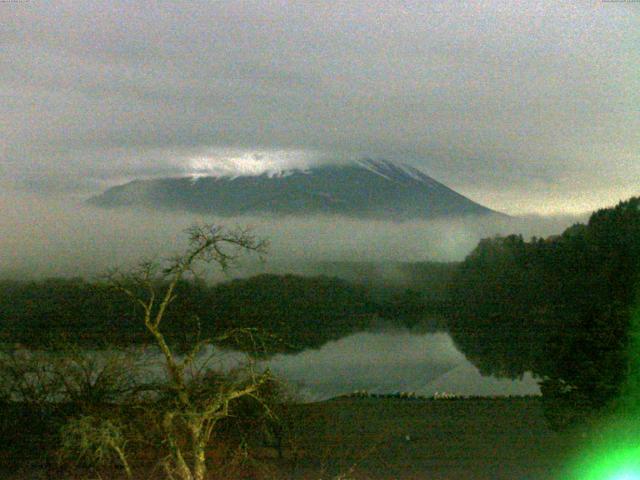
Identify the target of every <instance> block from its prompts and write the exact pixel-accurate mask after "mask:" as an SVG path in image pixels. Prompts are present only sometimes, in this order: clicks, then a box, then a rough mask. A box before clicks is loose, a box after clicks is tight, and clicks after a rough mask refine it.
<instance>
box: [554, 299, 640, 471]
mask: <svg viewBox="0 0 640 480" xmlns="http://www.w3.org/2000/svg"><path fill="white" fill-rule="evenodd" d="M628 348H629V351H628V355H629V374H628V377H627V380H626V383H625V386H624V388H623V390H622V395H621V397H620V398H619V399H618V402H617V408H616V410H615V412H614V414H613V415H612V416H611V417H610V418H609V419H608V420H605V421H603V422H602V423H601V424H600V425H599V426H598V428H597V429H594V431H593V432H592V437H593V438H592V439H591V441H590V444H589V445H588V446H585V448H583V450H582V452H580V454H579V455H578V456H577V458H576V459H575V461H574V462H573V464H572V465H570V468H569V469H568V470H567V472H568V473H567V474H566V475H564V476H563V477H562V480H640V309H638V308H636V309H635V312H634V314H633V315H632V319H631V325H630V338H629V347H628Z"/></svg>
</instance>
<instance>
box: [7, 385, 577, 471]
mask: <svg viewBox="0 0 640 480" xmlns="http://www.w3.org/2000/svg"><path fill="white" fill-rule="evenodd" d="M286 418H288V422H289V425H290V428H288V429H287V433H286V435H285V438H284V445H285V448H284V450H283V453H284V458H283V459H278V456H277V454H276V451H275V450H274V449H272V448H265V447H261V448H259V449H258V450H257V451H256V452H255V456H254V460H255V461H256V463H257V464H259V465H265V466H268V468H267V469H265V470H264V471H263V474H261V475H258V474H256V473H255V472H256V470H253V473H251V474H249V473H245V474H242V475H240V476H239V478H246V479H258V478H260V479H269V480H273V479H291V480H293V479H295V480H303V479H304V480H306V479H309V480H312V479H313V480H320V479H323V480H332V479H336V478H341V479H358V480H360V479H363V480H364V479H403V480H405V479H416V480H417V479H426V480H436V479H442V480H444V479H447V480H453V479H465V480H467V479H472V480H483V479H491V480H498V479H515V480H518V479H536V480H537V479H557V478H558V474H557V472H558V469H559V468H560V467H561V466H562V465H563V463H564V462H565V460H566V456H567V455H568V454H569V453H570V449H571V447H572V445H575V444H576V443H577V440H579V437H580V435H579V434H576V432H573V433H564V434H558V433H555V432H553V431H551V430H550V429H549V428H548V426H547V424H546V422H545V420H544V417H543V415H542V410H541V405H540V400H539V399H538V398H534V397H528V398H511V399H509V398H497V399H489V398H485V399H474V400H461V399H456V400H406V399H405V400H403V399H392V398H385V399H374V398H341V399H336V400H330V401H326V402H319V403H312V404H296V405H291V406H290V407H288V414H287V416H286ZM25 440H26V439H25ZM37 440H40V442H41V443H42V445H38V446H36V445H33V447H34V448H33V449H32V450H31V451H30V452H27V453H30V455H28V457H30V458H31V461H29V462H26V463H24V462H23V461H20V462H19V464H16V463H15V460H16V453H20V452H16V451H15V450H14V454H13V455H11V454H10V455H9V456H7V455H0V463H4V465H0V478H4V479H23V478H24V479H32V478H33V479H35V478H56V479H60V480H62V478H66V477H61V476H60V475H61V472H58V473H55V474H53V475H54V476H51V475H52V473H51V472H48V473H47V472H46V471H45V469H44V468H38V466H37V465H38V458H39V456H40V454H38V451H40V452H43V451H44V449H46V448H47V447H48V446H50V445H46V441H43V439H42V438H37V437H36V443H37ZM28 444H29V445H31V444H33V442H31V441H29V442H28ZM14 446H15V445H14ZM40 449H43V450H40ZM22 450H24V449H21V451H22ZM5 453H8V452H5ZM17 456H20V455H17ZM29 464H30V465H29ZM213 470H214V471H215V469H213ZM259 470H261V469H257V471H259ZM267 471H268V472H269V473H268V474H265V473H266V472H267ZM120 474H121V472H118V471H114V472H113V474H112V475H110V476H109V477H108V478H110V479H111V480H114V479H116V478H124V477H123V476H121V475H120ZM339 475H343V476H342V477H339ZM75 478H79V477H75ZM84 478H88V477H86V476H85V477H84ZM92 478H95V476H94V477H92ZM104 478H106V477H104ZM145 478H149V477H145ZM154 478H155V477H154ZM157 478H160V476H158V477H157ZM212 478H214V477H212ZM215 478H216V479H217V478H219V477H215ZM222 478H230V477H229V476H224V477H222Z"/></svg>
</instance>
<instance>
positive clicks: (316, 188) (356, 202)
mask: <svg viewBox="0 0 640 480" xmlns="http://www.w3.org/2000/svg"><path fill="white" fill-rule="evenodd" d="M89 202H90V203H92V204H94V205H97V206H101V207H118V206H143V207H151V208H158V209H170V210H185V211H190V212H197V213H207V214H213V215H218V216H236V215H243V214H269V215H313V214H333V215H345V216H349V217H356V218H375V219H392V220H408V219H430V218H439V217H454V216H466V215H488V214H496V212H494V211H492V210H490V209H488V208H486V207H483V206H482V205H479V204H477V203H475V202H473V201H471V200H469V199H468V198H466V197H464V196H462V195H460V194H458V193H456V192H454V191H453V190H451V189H450V188H448V187H446V186H445V185H443V184H441V183H439V182H437V181H435V180H434V179H432V178H431V177H429V176H427V175H425V174H424V173H423V172H421V171H420V170H418V169H416V168H413V167H410V166H408V165H404V164H398V163H393V162H389V161H383V160H368V159H367V160H361V161H358V162H353V163H350V164H346V165H324V166H319V167H315V168H311V169H308V170H288V171H282V172H278V173H275V174H267V173H264V174H262V175H256V176H238V177H200V178H192V177H184V178H164V179H157V180H136V181H133V182H130V183H127V184H124V185H120V186H116V187H113V188H110V189H108V190H107V191H106V192H104V193H103V194H101V195H99V196H96V197H93V198H91V199H90V200H89Z"/></svg>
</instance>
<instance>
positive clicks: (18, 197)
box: [0, 192, 584, 278]
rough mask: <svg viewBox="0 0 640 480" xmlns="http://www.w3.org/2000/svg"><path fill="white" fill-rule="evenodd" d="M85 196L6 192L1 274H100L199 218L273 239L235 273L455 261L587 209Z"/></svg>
mask: <svg viewBox="0 0 640 480" xmlns="http://www.w3.org/2000/svg"><path fill="white" fill-rule="evenodd" d="M83 200H84V199H77V198H76V199H71V200H69V199H60V198H44V197H38V196H35V195H26V194H24V193H11V192H3V193H0V205H1V207H2V212H3V214H2V216H1V217H0V228H1V229H2V236H1V237H0V251H1V252H2V255H1V256H0V275H1V276H3V277H14V278H34V277H46V276H92V275H96V274H100V273H102V272H103V271H104V270H105V269H107V268H111V267H114V266H120V267H126V266H127V265H130V264H132V263H133V262H135V261H137V260H140V259H141V258H142V257H155V256H158V255H162V254H167V253H173V252H175V251H179V250H180V248H181V246H184V240H185V236H184V234H183V231H184V229H186V228H187V227H188V226H190V225H192V224H193V223H195V222H207V223H221V224H223V225H226V226H230V227H232V226H250V227H252V228H253V230H254V232H255V234H256V235H258V236H261V237H264V238H267V239H269V240H270V242H271V247H270V251H269V255H268V262H267V265H260V264H259V263H258V262H255V261H254V262H245V267H244V269H243V270H241V271H240V272H236V273H235V275H240V274H241V275H249V274H251V273H255V272H258V271H265V270H273V271H283V270H286V269H290V270H296V268H297V267H296V265H299V264H300V265H301V264H304V263H305V262H310V261H313V262H315V261H336V260H351V261H368V262H371V261H376V262H380V261H425V260H434V261H454V260H461V259H463V258H464V256H465V255H466V254H468V253H469V252H470V251H471V250H472V249H473V247H474V246H475V245H476V244H477V242H478V240H479V239H481V238H484V237H487V236H493V235H495V234H509V233H522V234H523V235H524V236H525V237H530V236H533V235H537V236H547V235H552V234H558V233H561V232H562V230H563V229H564V228H566V227H568V226H570V225H571V224H573V223H575V222H576V221H583V220H584V218H578V217H518V218H505V219H500V220H494V221H491V222H489V221H487V219H476V218H466V219H457V220H438V221H429V222H426V221H415V222H413V221H412V222H399V223H395V222H385V221H366V220H355V219H347V218H339V217H314V218H294V217H288V218H255V217H243V218H236V219H216V218H205V217H203V216H198V215H193V214H188V213H167V212H154V211H146V210H126V209H118V210H103V209H98V208H95V207H89V206H87V205H85V204H84V202H83Z"/></svg>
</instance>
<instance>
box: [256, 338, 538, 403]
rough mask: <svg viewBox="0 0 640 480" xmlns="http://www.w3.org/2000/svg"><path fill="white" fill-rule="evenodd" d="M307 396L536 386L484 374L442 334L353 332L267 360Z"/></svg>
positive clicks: (530, 390) (505, 391)
mask: <svg viewBox="0 0 640 480" xmlns="http://www.w3.org/2000/svg"><path fill="white" fill-rule="evenodd" d="M267 363H268V365H269V366H270V367H271V369H272V370H273V371H274V373H276V374H277V375H279V376H281V377H282V378H284V379H286V380H287V381H288V382H290V383H291V384H292V385H293V386H294V389H295V390H297V391H298V392H299V393H300V394H301V395H302V396H303V397H304V398H305V399H307V400H322V399H326V398H331V397H334V396H336V395H340V394H344V393H349V392H353V391H355V390H367V391H369V392H370V393H392V392H398V391H400V392H415V393H417V394H420V395H433V394H435V393H436V392H448V393H453V394H459V395H528V394H539V393H540V390H539V388H538V385H537V383H536V381H535V380H534V379H533V378H532V377H531V375H528V374H527V375H525V376H524V378H523V379H522V380H515V381H513V380H508V379H497V378H493V377H483V376H482V375H481V374H480V372H479V371H478V369H477V368H475V367H474V366H473V365H472V364H471V363H470V362H469V361H467V360H466V358H465V357H464V355H463V354H462V353H460V352H459V351H458V350H457V349H456V347H455V345H454V343H453V341H452V340H451V338H450V337H449V335H448V334H446V333H426V334H415V333H410V332H406V331H392V332H388V331H386V332H381V333H368V332H367V333H357V334H354V335H350V336H348V337H344V338H342V339H340V340H337V341H334V342H330V343H327V344H325V345H324V346H323V347H322V348H320V349H317V350H307V351H304V352H301V353H298V354H295V355H277V356H275V357H273V358H272V359H271V360H270V361H269V362H267Z"/></svg>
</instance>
